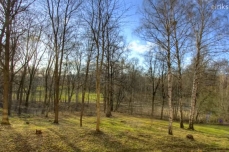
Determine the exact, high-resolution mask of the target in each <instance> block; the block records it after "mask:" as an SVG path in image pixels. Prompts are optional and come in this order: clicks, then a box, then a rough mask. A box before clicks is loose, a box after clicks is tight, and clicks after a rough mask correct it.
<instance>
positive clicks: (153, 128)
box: [0, 112, 229, 152]
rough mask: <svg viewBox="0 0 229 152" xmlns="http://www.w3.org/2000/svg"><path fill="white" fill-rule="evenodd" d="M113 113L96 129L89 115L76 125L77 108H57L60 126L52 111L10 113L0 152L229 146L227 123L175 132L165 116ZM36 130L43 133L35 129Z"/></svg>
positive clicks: (224, 148)
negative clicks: (44, 113)
mask: <svg viewBox="0 0 229 152" xmlns="http://www.w3.org/2000/svg"><path fill="white" fill-rule="evenodd" d="M113 115H114V116H113V117H111V118H106V117H104V116H102V118H101V132H100V133H96V132H95V120H96V118H95V117H94V116H91V117H84V120H83V127H79V116H78V113H75V114H68V113H62V112H61V113H60V121H59V122H60V124H59V125H54V124H53V123H52V118H53V116H52V115H50V118H44V117H38V116H36V117H32V116H30V117H29V116H28V115H27V116H24V117H21V118H18V117H16V116H15V117H11V118H10V122H11V126H0V151H1V152H34V151H37V152H57V151H60V152H65V151H69V152H71V151H72V152H77V151H85V152H87V151H88V152H93V151H95V152H97V151H99V152H100V151H101V152H105V151H109V152H113V151H117V152H122V151H123V152H125V151H126V152H142V151H157V152H160V151H161V152H167V151H168V152H170V151H175V152H179V151H181V152H183V151H184V152H185V151H222V152H226V151H229V126H219V125H196V126H195V129H196V131H189V130H186V129H180V128H179V127H178V126H179V125H178V123H174V127H173V129H174V135H173V136H170V135H167V128H168V122H167V121H160V120H152V119H149V118H142V117H136V116H135V117H134V116H128V115H123V114H119V113H114V114H113ZM26 122H27V123H26ZM186 126H187V125H186ZM36 129H40V130H41V131H42V134H41V135H37V134H35V133H36ZM187 134H192V135H193V136H194V139H195V140H194V141H192V140H189V139H187V138H186V135H187Z"/></svg>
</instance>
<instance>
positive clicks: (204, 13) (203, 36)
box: [187, 0, 226, 130]
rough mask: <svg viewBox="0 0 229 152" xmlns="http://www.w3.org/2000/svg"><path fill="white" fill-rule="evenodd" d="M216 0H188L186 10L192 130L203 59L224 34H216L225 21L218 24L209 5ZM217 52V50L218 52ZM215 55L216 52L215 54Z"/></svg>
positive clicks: (190, 123)
mask: <svg viewBox="0 0 229 152" xmlns="http://www.w3.org/2000/svg"><path fill="white" fill-rule="evenodd" d="M216 2H217V1H203V0H197V1H192V2H190V4H189V6H191V7H189V9H187V11H188V17H187V18H188V19H189V20H188V21H189V23H190V24H191V32H192V38H193V40H194V44H193V46H194V49H195V55H194V67H193V83H192V94H191V108H190V115H189V129H191V130H194V125H193V124H194V116H195V110H196V109H195V107H196V102H197V92H198V86H199V83H200V78H201V73H202V72H203V71H202V69H203V68H202V66H203V63H204V62H203V61H204V60H205V59H206V57H207V56H208V55H210V54H212V53H217V52H215V50H213V48H217V51H218V50H221V49H220V48H219V46H220V45H219V42H220V41H221V40H222V38H224V37H225V36H224V35H220V36H218V33H223V32H222V30H225V29H224V27H226V26H225V22H223V24H220V21H219V18H218V17H215V16H214V12H215V10H214V9H212V8H211V6H215V5H216V4H217V3H216ZM218 53H219V52H218ZM215 55H216V54H215Z"/></svg>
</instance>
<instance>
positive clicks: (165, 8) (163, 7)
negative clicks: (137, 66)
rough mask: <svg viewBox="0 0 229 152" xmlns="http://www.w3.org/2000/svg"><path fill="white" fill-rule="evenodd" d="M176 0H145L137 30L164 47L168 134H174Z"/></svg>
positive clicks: (147, 38) (141, 34)
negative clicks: (173, 94)
mask: <svg viewBox="0 0 229 152" xmlns="http://www.w3.org/2000/svg"><path fill="white" fill-rule="evenodd" d="M175 4H176V1H175V0H169V1H165V0H162V1H155V0H145V1H144V3H143V9H142V15H143V19H142V25H141V26H140V28H139V29H138V30H137V31H138V33H139V34H140V36H141V37H142V38H143V39H145V40H147V41H150V42H152V43H155V44H156V45H158V46H160V47H161V48H162V50H161V51H162V52H163V53H165V54H166V61H167V71H168V72H167V79H168V94H167V96H168V104H169V128H168V134H169V135H172V134H173V132H172V123H173V107H172V55H173V54H172V47H173V45H172V33H173V31H174V26H175V25H176V21H174V20H173V18H172V14H173V8H174V6H175Z"/></svg>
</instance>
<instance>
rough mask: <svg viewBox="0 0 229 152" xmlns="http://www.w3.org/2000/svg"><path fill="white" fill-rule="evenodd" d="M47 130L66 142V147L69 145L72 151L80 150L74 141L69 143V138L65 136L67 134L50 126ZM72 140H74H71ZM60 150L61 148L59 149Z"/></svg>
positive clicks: (78, 151)
mask: <svg viewBox="0 0 229 152" xmlns="http://www.w3.org/2000/svg"><path fill="white" fill-rule="evenodd" d="M48 130H50V131H51V132H53V133H54V134H55V135H57V136H58V137H59V138H60V139H61V140H62V141H63V142H64V143H66V144H67V146H68V147H71V149H72V150H73V151H74V152H81V151H82V150H81V149H79V148H78V147H77V146H76V143H71V142H70V141H69V139H68V138H67V135H62V134H61V133H60V132H58V131H56V130H55V129H52V128H48ZM73 142H74V141H73ZM60 150H61V149H60Z"/></svg>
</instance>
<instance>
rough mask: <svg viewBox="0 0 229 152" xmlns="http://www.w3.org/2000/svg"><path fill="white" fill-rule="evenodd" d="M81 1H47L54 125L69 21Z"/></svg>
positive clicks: (69, 36)
mask: <svg viewBox="0 0 229 152" xmlns="http://www.w3.org/2000/svg"><path fill="white" fill-rule="evenodd" d="M81 3H82V1H81V0H67V1H64V0H51V1H50V0H47V1H46V4H47V5H46V10H47V13H48V16H49V19H50V23H51V29H52V31H51V35H52V36H51V38H52V43H53V51H54V58H55V63H54V112H55V119H54V123H58V122H59V121H58V116H59V115H58V114H59V98H60V89H59V87H60V77H61V72H62V64H63V59H64V53H65V51H66V43H67V42H68V41H69V39H70V38H71V35H70V32H72V31H71V29H72V28H71V27H72V25H71V24H72V21H71V19H72V18H73V17H74V15H75V14H76V12H77V10H78V8H79V6H80V5H81Z"/></svg>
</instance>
